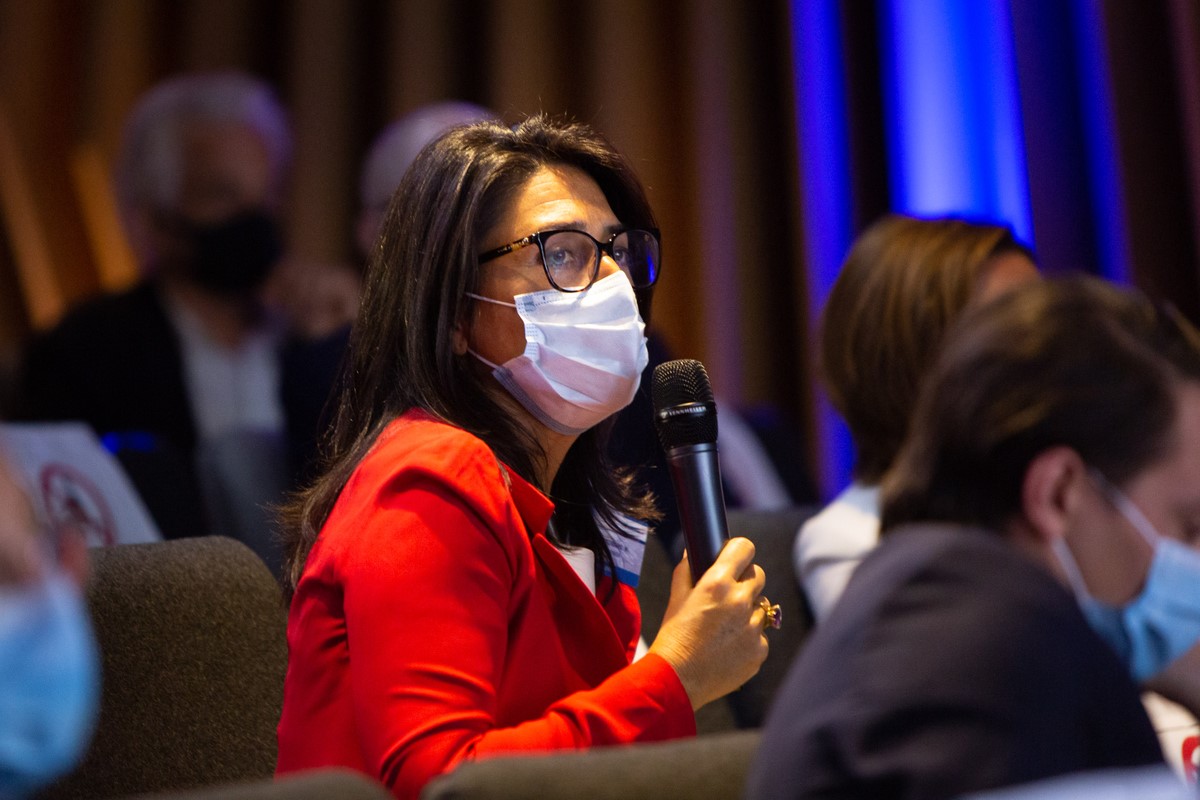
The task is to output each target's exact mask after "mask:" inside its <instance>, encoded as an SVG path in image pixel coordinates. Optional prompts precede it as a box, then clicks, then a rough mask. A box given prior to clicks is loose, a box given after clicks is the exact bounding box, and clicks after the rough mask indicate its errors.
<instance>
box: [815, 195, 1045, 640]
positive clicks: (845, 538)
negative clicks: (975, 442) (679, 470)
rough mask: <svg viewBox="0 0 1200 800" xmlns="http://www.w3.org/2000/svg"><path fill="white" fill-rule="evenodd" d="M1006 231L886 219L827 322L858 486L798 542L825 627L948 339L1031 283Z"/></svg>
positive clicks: (870, 535)
mask: <svg viewBox="0 0 1200 800" xmlns="http://www.w3.org/2000/svg"><path fill="white" fill-rule="evenodd" d="M1037 275H1038V271H1037V267H1036V265H1035V264H1034V261H1033V256H1032V254H1031V253H1030V251H1029V250H1028V249H1027V248H1026V247H1024V246H1023V245H1021V244H1020V243H1019V242H1017V240H1016V239H1015V238H1014V237H1013V235H1012V232H1011V231H1010V230H1008V229H1007V228H1004V227H1002V226H999V225H989V224H980V223H973V222H968V221H965V220H961V219H918V218H914V217H906V216H900V215H889V216H886V217H884V218H883V219H881V220H879V221H878V222H876V223H874V224H873V225H871V226H870V227H869V228H867V230H865V231H864V232H863V233H862V235H861V236H859V238H858V239H857V241H855V243H854V246H853V247H851V249H850V253H849V254H848V255H847V256H846V262H845V263H844V264H843V265H842V269H841V272H840V273H839V274H838V278H837V281H835V282H834V285H833V289H832V291H831V292H830V293H829V299H828V301H827V302H826V304H825V310H824V313H823V314H822V318H821V331H820V347H821V351H820V352H821V371H822V374H823V378H824V382H825V385H826V387H827V389H828V391H829V397H830V400H831V402H832V403H833V406H834V408H836V409H837V410H838V412H839V413H840V414H841V415H842V417H843V418H844V419H845V420H846V424H847V425H848V426H849V428H850V435H851V437H852V439H853V442H854V451H855V462H854V481H853V483H851V484H850V486H848V487H847V488H846V489H845V490H844V491H842V493H841V494H839V495H838V496H837V497H836V498H835V499H834V500H833V502H831V503H830V504H829V505H828V506H826V507H825V508H824V509H823V510H822V511H821V513H819V514H817V515H816V516H815V517H813V518H812V519H810V520H809V521H807V522H806V523H805V524H804V525H803V527H801V529H800V532H799V535H798V536H797V538H796V546H795V561H796V574H797V576H798V577H799V579H800V582H801V584H802V586H803V587H804V592H805V595H806V596H807V598H808V602H809V605H810V607H811V608H812V611H813V616H814V617H815V618H816V620H817V621H818V622H819V621H821V620H823V619H825V618H826V617H828V616H829V612H830V611H831V610H832V608H833V606H834V604H835V603H836V602H837V599H838V598H839V597H841V594H842V591H843V590H844V589H845V588H846V582H847V581H848V580H849V579H850V575H851V574H852V573H853V572H854V569H855V567H857V566H858V563H859V562H860V561H861V560H862V558H863V556H865V555H866V554H867V553H868V552H869V551H870V550H871V548H873V547H874V546H875V544H876V543H877V542H878V541H879V482H880V480H881V479H882V478H883V474H884V473H885V472H887V469H888V467H890V466H891V465H892V461H893V460H894V459H895V457H896V452H897V451H898V450H899V449H900V443H901V441H902V440H903V439H904V434H905V432H906V431H907V430H908V421H909V417H911V416H912V410H913V406H914V405H915V404H916V401H917V392H918V390H919V388H920V384H921V381H922V380H923V379H924V377H925V373H926V372H928V371H929V368H930V367H931V366H932V364H933V362H934V360H935V359H936V358H937V353H938V350H939V349H940V347H941V345H942V340H943V338H945V335H946V331H947V330H948V329H949V328H950V326H951V325H952V324H953V323H954V321H955V320H956V319H957V318H958V317H959V316H960V315H961V314H962V313H963V312H964V311H966V310H967V309H968V308H969V307H971V306H972V305H975V304H978V303H981V302H984V301H987V300H989V299H991V298H993V297H995V296H996V295H997V294H1000V293H1001V292H1003V291H1006V290H1007V289H1009V288H1011V287H1012V286H1014V285H1018V284H1020V283H1023V282H1026V281H1030V280H1034V279H1036V278H1037Z"/></svg>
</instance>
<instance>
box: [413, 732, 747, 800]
mask: <svg viewBox="0 0 1200 800" xmlns="http://www.w3.org/2000/svg"><path fill="white" fill-rule="evenodd" d="M758 740H759V732H758V731H733V732H726V733H717V734H712V735H710V736H700V737H697V738H695V739H682V740H679V741H674V742H662V743H657V744H638V745H629V746H626V747H607V748H597V749H595V750H590V751H587V752H572V753H555V754H552V755H529V756H509V757H506V758H493V759H485V760H482V761H474V762H469V763H466V764H463V765H461V766H460V767H458V769H456V770H454V771H453V772H451V773H449V774H447V775H443V776H442V777H440V778H437V779H436V780H434V781H432V782H430V784H429V785H428V786H426V787H425V791H424V792H422V793H421V800H522V799H524V798H531V797H535V798H538V800H576V798H581V797H586V798H589V800H639V798H654V800H705V798H739V797H741V795H742V786H743V785H744V784H745V782H746V773H747V772H748V770H749V769H750V761H751V758H752V756H753V754H754V750H755V748H756V747H757V746H758Z"/></svg>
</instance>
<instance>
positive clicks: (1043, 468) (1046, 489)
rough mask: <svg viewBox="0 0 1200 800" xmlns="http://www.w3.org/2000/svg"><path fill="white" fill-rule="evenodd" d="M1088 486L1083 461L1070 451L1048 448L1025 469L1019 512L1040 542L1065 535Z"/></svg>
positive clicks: (1063, 448) (1069, 449)
mask: <svg viewBox="0 0 1200 800" xmlns="http://www.w3.org/2000/svg"><path fill="white" fill-rule="evenodd" d="M1086 482H1087V468H1086V466H1085V465H1084V463H1083V459H1082V458H1080V457H1079V454H1078V453H1076V452H1075V451H1074V450H1072V449H1071V448H1069V447H1051V448H1050V449H1048V450H1045V451H1043V452H1042V453H1040V454H1038V455H1037V456H1036V457H1035V458H1034V459H1033V461H1031V462H1029V466H1028V467H1027V468H1026V469H1025V478H1024V480H1023V481H1022V483H1021V511H1022V513H1023V515H1024V517H1025V519H1026V521H1027V522H1028V523H1029V527H1030V528H1031V529H1032V530H1033V532H1034V534H1035V535H1036V536H1037V537H1038V538H1039V539H1041V540H1042V541H1046V542H1049V541H1051V540H1052V539H1055V538H1058V537H1061V536H1064V535H1066V532H1067V531H1068V530H1070V529H1071V526H1072V522H1073V519H1074V516H1075V514H1076V512H1077V509H1078V508H1079V502H1080V499H1081V497H1082V493H1083V491H1084V489H1085V486H1084V484H1085V483H1086Z"/></svg>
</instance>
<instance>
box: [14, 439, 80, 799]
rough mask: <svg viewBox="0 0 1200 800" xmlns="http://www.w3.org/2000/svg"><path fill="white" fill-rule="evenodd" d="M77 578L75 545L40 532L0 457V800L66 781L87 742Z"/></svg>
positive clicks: (60, 534) (74, 540) (66, 536)
mask: <svg viewBox="0 0 1200 800" xmlns="http://www.w3.org/2000/svg"><path fill="white" fill-rule="evenodd" d="M86 571H87V550H86V547H85V545H84V544H83V539H82V537H81V536H79V535H78V533H77V532H76V531H72V530H60V531H52V530H48V529H46V527H45V526H44V525H42V524H40V522H39V520H38V515H37V514H36V513H35V511H34V508H33V506H32V505H31V504H30V502H29V500H28V497H27V495H26V494H25V492H24V491H23V489H22V487H21V486H20V484H19V482H18V480H17V478H16V474H15V473H14V472H13V471H12V470H11V469H10V468H9V466H8V465H7V464H6V463H5V462H4V460H3V458H2V457H0V797H3V798H22V797H27V796H30V795H31V794H32V793H33V791H34V790H36V789H37V788H39V787H40V786H43V785H45V784H47V783H49V782H51V781H52V780H53V779H55V778H57V777H58V776H60V775H62V774H64V773H66V772H67V771H68V770H70V769H71V768H72V767H74V766H75V763H76V762H77V761H78V760H79V759H80V758H81V757H82V755H83V752H84V749H85V747H86V745H87V742H88V739H89V737H90V736H91V732H92V725H93V723H94V721H95V718H96V713H97V711H98V709H99V693H100V662H99V656H98V653H97V651H96V644H95V640H94V639H93V637H92V629H91V622H90V620H89V618H88V612H87V607H86V605H85V603H84V600H83V597H82V592H81V588H80V587H81V584H82V582H83V581H84V580H85V578H86Z"/></svg>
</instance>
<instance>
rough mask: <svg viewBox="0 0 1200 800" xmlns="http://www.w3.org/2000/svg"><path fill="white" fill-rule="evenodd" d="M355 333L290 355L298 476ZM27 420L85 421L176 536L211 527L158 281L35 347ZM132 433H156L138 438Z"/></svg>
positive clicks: (286, 350)
mask: <svg viewBox="0 0 1200 800" xmlns="http://www.w3.org/2000/svg"><path fill="white" fill-rule="evenodd" d="M345 342H346V332H345V331H341V332H339V333H338V334H336V335H334V336H332V337H330V338H329V339H326V340H321V341H317V342H299V341H293V342H288V343H287V344H286V345H285V346H284V347H283V349H282V351H281V353H280V359H281V362H280V367H281V380H280V391H281V396H280V399H281V402H282V404H283V409H284V415H285V419H286V427H287V434H288V450H289V456H290V458H291V462H292V468H293V472H294V474H296V475H299V474H300V473H301V472H302V471H303V470H304V469H305V466H306V465H307V464H308V463H309V462H310V461H311V456H312V452H313V448H314V441H315V437H316V432H317V429H318V425H319V419H320V417H321V412H322V409H323V408H324V406H325V400H326V398H327V397H328V396H329V393H330V389H331V386H332V384H333V382H334V377H335V375H336V373H337V368H338V365H339V363H340V359H341V353H342V351H343V350H344V347H345ZM20 383H21V385H20V389H19V401H18V402H19V413H18V415H19V417H21V418H22V419H29V420H75V419H77V420H83V421H85V422H87V423H89V424H90V425H91V426H92V428H93V429H94V430H95V431H96V433H97V434H98V435H100V436H105V435H106V434H115V435H116V436H115V437H114V438H113V439H110V441H109V442H107V444H109V445H110V449H114V450H115V451H116V452H117V455H118V457H119V458H120V459H121V460H122V463H123V464H124V465H125V467H126V469H127V470H128V471H129V472H130V475H131V477H132V479H133V480H134V483H135V484H136V485H137V486H138V489H139V491H140V492H141V493H142V495H143V499H144V500H145V501H146V503H147V505H148V506H149V507H150V512H151V514H152V515H153V516H154V517H155V520H156V522H158V524H159V527H160V528H161V529H162V530H163V533H164V535H166V536H171V537H174V536H180V535H193V534H197V533H201V532H203V531H204V524H203V513H202V512H200V504H199V492H198V489H197V487H196V484H195V474H194V466H193V456H194V453H195V448H196V427H195V423H194V421H193V419H192V413H191V407H190V403H189V400H188V395H187V390H186V388H185V385H184V373H183V357H182V351H181V346H180V342H179V338H178V336H177V335H176V333H175V329H174V327H173V326H172V325H171V322H170V320H169V319H168V318H167V314H166V311H165V309H164V307H163V304H162V301H161V300H160V298H159V294H158V292H157V290H156V287H155V285H154V284H153V283H152V282H148V281H147V282H143V283H140V284H138V285H137V286H135V287H134V288H133V289H131V290H129V291H126V292H122V293H119V294H114V295H108V296H105V297H100V298H97V299H95V300H92V301H90V302H87V303H85V304H83V305H82V306H80V307H79V308H77V309H75V310H73V311H72V312H71V313H70V314H68V315H67V316H66V317H65V318H64V319H63V320H62V322H60V323H59V325H58V326H56V327H55V328H54V329H53V330H51V331H49V332H47V333H45V334H43V335H41V336H39V337H36V338H35V339H34V340H33V341H32V342H31V343H30V345H29V347H28V349H27V350H26V353H25V357H24V360H23V365H22V378H21V382H20ZM129 433H138V434H150V437H149V438H147V437H141V438H139V439H136V440H132V441H131V440H129V439H128V438H122V437H121V435H123V434H129Z"/></svg>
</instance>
